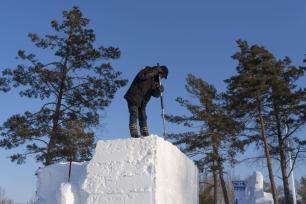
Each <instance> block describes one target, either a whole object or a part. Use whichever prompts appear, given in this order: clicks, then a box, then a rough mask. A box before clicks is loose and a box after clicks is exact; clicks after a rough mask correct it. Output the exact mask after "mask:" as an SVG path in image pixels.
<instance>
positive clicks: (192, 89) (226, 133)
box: [167, 74, 240, 204]
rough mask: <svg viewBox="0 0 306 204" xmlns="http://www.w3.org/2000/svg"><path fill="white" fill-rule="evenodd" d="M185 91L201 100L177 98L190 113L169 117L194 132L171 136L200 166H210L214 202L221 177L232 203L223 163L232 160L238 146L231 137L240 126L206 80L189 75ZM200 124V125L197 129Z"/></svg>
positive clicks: (224, 191)
mask: <svg viewBox="0 0 306 204" xmlns="http://www.w3.org/2000/svg"><path fill="white" fill-rule="evenodd" d="M186 81H187V83H186V90H187V92H188V93H189V94H191V96H192V97H193V98H195V99H196V100H197V101H198V102H193V101H190V100H185V99H183V98H180V97H178V98H177V99H176V101H177V102H178V103H179V104H180V105H181V106H183V107H185V108H186V109H187V110H188V111H189V112H190V114H191V116H185V115H183V116H177V115H170V116H167V120H169V121H170V122H173V123H176V124H183V125H184V126H185V127H187V128H190V129H192V130H193V131H188V132H183V133H173V134H170V135H169V138H171V139H173V140H174V143H175V144H177V145H180V146H181V148H182V150H183V151H184V152H186V153H187V154H188V155H191V156H192V157H193V158H194V159H195V160H196V161H197V164H198V165H199V167H200V169H204V168H209V169H210V170H211V171H212V174H213V178H214V203H216V202H217V191H218V189H217V186H218V177H219V179H220V182H221V187H222V192H223V196H224V202H225V203H227V204H228V203H229V198H228V193H227V189H226V184H225V180H224V162H225V161H226V159H230V160H233V156H234V154H235V153H236V152H237V151H236V150H237V149H234V148H230V145H231V138H232V137H233V136H234V135H235V134H236V133H237V132H238V130H239V128H240V126H239V124H237V123H236V122H235V121H234V120H232V119H231V118H230V117H228V116H227V115H226V113H225V111H224V109H223V107H222V100H221V95H220V94H218V93H217V90H216V89H215V88H214V87H213V86H212V85H209V84H208V83H207V82H205V81H203V80H202V79H200V78H197V77H195V76H193V75H191V74H189V75H188V76H187V80H186ZM196 127H198V128H196Z"/></svg>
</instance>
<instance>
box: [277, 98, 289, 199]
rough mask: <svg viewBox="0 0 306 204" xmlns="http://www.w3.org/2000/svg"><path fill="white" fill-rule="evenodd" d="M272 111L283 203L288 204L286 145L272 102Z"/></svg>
mask: <svg viewBox="0 0 306 204" xmlns="http://www.w3.org/2000/svg"><path fill="white" fill-rule="evenodd" d="M273 109H274V116H275V121H276V129H277V139H278V148H279V157H280V167H281V172H282V180H283V187H284V195H285V202H286V204H290V203H291V199H290V190H289V181H288V175H287V161H286V147H285V145H286V144H285V143H284V140H283V137H282V131H281V125H280V118H279V111H278V108H277V107H276V104H275V103H274V102H273Z"/></svg>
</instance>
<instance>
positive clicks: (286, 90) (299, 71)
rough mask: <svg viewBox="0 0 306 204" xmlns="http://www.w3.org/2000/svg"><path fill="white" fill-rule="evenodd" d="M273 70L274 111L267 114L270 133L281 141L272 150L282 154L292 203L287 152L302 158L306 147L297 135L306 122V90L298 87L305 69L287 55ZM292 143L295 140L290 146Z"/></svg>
mask: <svg viewBox="0 0 306 204" xmlns="http://www.w3.org/2000/svg"><path fill="white" fill-rule="evenodd" d="M271 70H272V71H273V72H272V73H271V75H270V80H269V81H268V84H269V88H270V99H269V101H270V109H271V110H270V112H269V114H268V115H267V121H268V123H267V132H268V134H269V135H271V136H273V137H275V138H277V141H278V144H277V145H271V147H272V152H274V153H275V154H278V155H279V159H280V160H279V161H280V167H281V173H282V180H283V187H284V195H285V201H286V203H291V200H292V199H291V196H290V191H289V181H288V180H289V176H290V172H291V169H289V173H288V171H287V169H288V166H287V164H288V158H287V152H288V151H291V152H293V153H294V155H295V157H298V156H299V152H298V151H299V149H301V148H302V147H303V146H305V144H304V145H303V141H304V142H305V139H303V138H302V137H301V136H300V135H299V134H295V133H296V132H297V131H298V130H299V129H301V128H302V127H303V125H304V124H305V110H306V103H305V98H306V90H305V89H301V88H297V85H296V81H297V80H298V79H300V77H302V76H303V74H304V72H305V69H304V68H302V67H294V66H292V65H291V60H290V59H289V58H288V57H286V58H285V59H284V60H278V61H277V62H276V63H275V64H274V66H271ZM284 130H286V131H284ZM288 143H291V144H290V146H291V147H290V148H288ZM293 168H294V166H293Z"/></svg>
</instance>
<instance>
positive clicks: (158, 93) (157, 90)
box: [152, 85, 164, 98]
mask: <svg viewBox="0 0 306 204" xmlns="http://www.w3.org/2000/svg"><path fill="white" fill-rule="evenodd" d="M162 92H164V87H163V85H162V86H159V85H158V86H157V87H156V88H154V89H153V90H152V96H154V97H155V98H158V97H160V96H161V93H162Z"/></svg>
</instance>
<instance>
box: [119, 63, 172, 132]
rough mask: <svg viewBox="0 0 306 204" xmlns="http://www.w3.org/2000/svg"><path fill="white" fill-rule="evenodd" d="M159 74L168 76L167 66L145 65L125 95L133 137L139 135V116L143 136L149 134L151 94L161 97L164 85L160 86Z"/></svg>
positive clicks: (164, 76)
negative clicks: (148, 111)
mask: <svg viewBox="0 0 306 204" xmlns="http://www.w3.org/2000/svg"><path fill="white" fill-rule="evenodd" d="M159 75H160V76H161V77H162V78H167V76H168V69H167V67H166V66H155V67H152V68H151V67H148V66H147V67H145V68H143V69H142V70H140V72H139V73H138V74H137V75H136V77H135V78H134V80H133V82H132V84H131V86H130V88H129V89H128V91H127V92H126V94H125V95H124V98H125V99H126V100H127V103H128V108H129V113H130V122H129V128H130V133H131V136H132V137H139V135H138V131H137V118H138V119H139V126H140V132H141V135H142V136H148V135H149V132H148V128H147V116H146V112H145V108H146V105H147V103H148V101H149V100H150V98H151V96H154V97H159V96H160V93H161V92H162V91H163V87H160V86H159Z"/></svg>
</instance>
